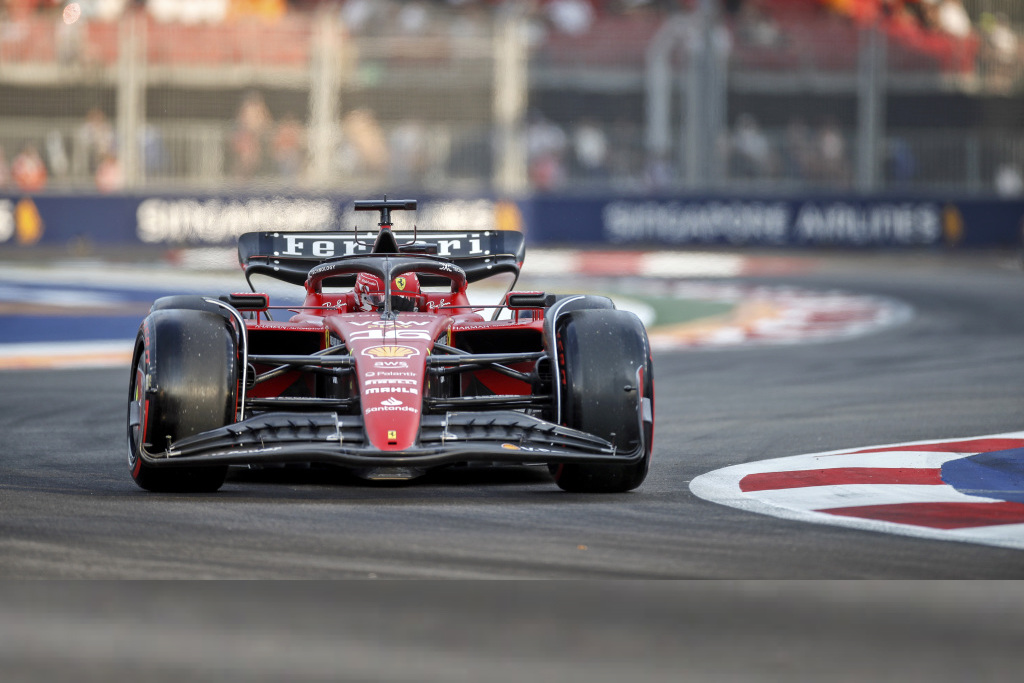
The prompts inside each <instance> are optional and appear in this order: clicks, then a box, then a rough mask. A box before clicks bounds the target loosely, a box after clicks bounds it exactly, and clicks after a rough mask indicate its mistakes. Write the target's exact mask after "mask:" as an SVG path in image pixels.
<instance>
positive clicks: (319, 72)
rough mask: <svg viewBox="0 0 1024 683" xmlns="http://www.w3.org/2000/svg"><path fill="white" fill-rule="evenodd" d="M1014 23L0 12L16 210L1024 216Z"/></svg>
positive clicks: (614, 4) (925, 0)
mask: <svg viewBox="0 0 1024 683" xmlns="http://www.w3.org/2000/svg"><path fill="white" fill-rule="evenodd" d="M1022 31H1024V2H1019V0H504V1H502V0H408V1H399V0H342V1H340V2H320V1H317V0H146V1H143V0H80V1H79V2H74V3H66V2H59V1H55V0H7V1H6V2H5V3H4V5H3V9H2V15H0V188H3V189H5V190H8V191H16V190H17V189H22V190H24V191H32V192H43V193H46V192H60V193H68V192H71V193H118V192H128V193H143V192H145V193H153V192H161V191H207V192H208V191H230V190H232V189H237V188H245V189H246V190H252V189H254V188H255V189H266V190H267V191H272V192H282V191H295V192H321V191H332V192H338V191H341V192H346V193H353V194H365V193H370V192H389V193H395V194H397V193H406V192H408V193H417V192H420V193H423V192H426V193H429V192H434V193H483V194H489V195H516V194H528V193H534V194H536V193H554V192H557V193H562V194H565V193H568V194H577V193H578V194H604V193H609V192H616V193H627V194H629V193H636V194H650V193H674V192H689V191H702V192H708V191H711V192H748V193H749V192H756V193H759V194H764V193H791V192H807V191H817V192H829V191H837V192H851V191H852V192H862V193H884V192H893V191H914V192H934V193H936V194H940V193H951V192H952V193H958V194H963V195H968V196H1018V195H1021V194H1022V193H1024V178H1022V170H1024V60H1022V49H1024V47H1022V41H1021V32H1022Z"/></svg>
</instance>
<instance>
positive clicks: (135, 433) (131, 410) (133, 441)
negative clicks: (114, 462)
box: [128, 349, 146, 475]
mask: <svg viewBox="0 0 1024 683" xmlns="http://www.w3.org/2000/svg"><path fill="white" fill-rule="evenodd" d="M139 351H140V352H139V353H138V361H136V363H135V372H134V374H133V375H132V383H131V389H130V391H129V397H128V466H129V467H130V468H131V471H132V474H133V475H136V474H138V470H139V466H140V465H141V464H142V460H141V459H140V458H139V456H138V453H139V450H140V449H141V448H142V444H143V443H144V442H145V422H146V420H145V417H146V395H145V391H144V390H143V387H144V386H145V383H146V363H145V358H144V357H143V353H141V349H140V350H139Z"/></svg>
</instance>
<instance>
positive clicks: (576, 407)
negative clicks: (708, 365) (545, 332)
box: [551, 310, 654, 493]
mask: <svg viewBox="0 0 1024 683" xmlns="http://www.w3.org/2000/svg"><path fill="white" fill-rule="evenodd" d="M556 344H557V353H558V356H559V366H560V369H561V372H560V373H559V377H558V378H557V379H556V381H558V382H559V395H560V408H561V422H562V424H564V425H566V426H568V427H573V428H574V429H579V430H581V431H584V432H587V433H589V434H594V435H596V436H600V437H602V438H604V439H607V440H608V441H611V442H612V443H613V444H614V445H615V448H616V451H617V452H620V453H623V452H633V451H640V453H641V457H640V458H639V459H638V460H637V461H635V462H631V463H627V464H604V463H597V464H581V463H564V464H559V465H552V467H551V471H552V474H553V475H554V477H555V483H557V484H558V486H559V487H560V488H562V489H564V490H566V491H574V492H587V493H617V492H622V491H630V490H632V489H635V488H636V487H638V486H640V484H642V483H643V481H644V479H645V478H646V477H647V470H648V468H649V467H650V462H651V449H652V444H653V436H654V376H653V369H652V364H651V353H650V345H649V343H648V340H647V333H646V331H645V330H644V327H643V324H642V323H641V322H640V320H639V319H638V318H637V317H636V316H635V315H633V314H632V313H629V312H626V311H618V310H578V311H573V312H572V313H569V314H568V315H566V316H565V318H564V319H562V320H560V321H559V324H558V329H557V335H556Z"/></svg>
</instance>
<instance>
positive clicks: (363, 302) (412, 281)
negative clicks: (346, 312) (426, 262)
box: [356, 273, 425, 312]
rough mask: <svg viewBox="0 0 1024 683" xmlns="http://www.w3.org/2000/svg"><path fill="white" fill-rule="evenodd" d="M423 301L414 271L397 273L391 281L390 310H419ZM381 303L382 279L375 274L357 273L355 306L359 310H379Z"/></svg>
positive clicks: (382, 303) (382, 292)
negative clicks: (402, 273)
mask: <svg viewBox="0 0 1024 683" xmlns="http://www.w3.org/2000/svg"><path fill="white" fill-rule="evenodd" d="M424 303H425V299H424V297H423V295H422V293H421V292H420V281H419V278H417V277H416V274H415V273H406V274H404V275H399V276H398V277H396V278H395V279H394V280H392V281H391V310H393V311H406V312H414V311H419V310H420V309H421V308H423V306H424ZM383 305H384V281H383V280H381V279H380V278H379V277H377V276H376V275H370V274H369V273H359V275H358V276H357V277H356V307H357V308H358V309H359V310H360V311H379V310H381V307H382V306H383Z"/></svg>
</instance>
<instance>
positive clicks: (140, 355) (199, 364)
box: [128, 309, 238, 493]
mask: <svg viewBox="0 0 1024 683" xmlns="http://www.w3.org/2000/svg"><path fill="white" fill-rule="evenodd" d="M237 374H238V372H237V354H236V342H235V337H234V333H233V332H232V331H231V330H230V329H229V328H228V325H227V323H226V321H225V319H224V318H223V317H222V316H221V315H219V314H218V313H212V312H208V311H201V310H184V309H165V310H157V311H154V312H153V313H151V314H150V315H149V316H148V317H147V318H146V320H145V321H144V322H143V323H142V327H141V328H140V329H139V334H138V337H137V338H136V341H135V353H134V356H133V361H132V377H131V382H130V388H129V406H128V468H129V472H131V475H132V478H133V479H134V480H135V483H136V484H138V485H139V486H141V487H142V488H144V489H146V490H147V491H158V492H175V493H184V492H210V491H216V490H217V489H219V488H220V487H221V486H222V485H223V483H224V478H225V476H226V475H227V466H225V465H214V466H206V467H155V466H153V465H149V464H147V463H146V462H145V461H144V460H143V458H142V455H141V452H142V449H143V448H145V449H146V451H148V452H150V453H160V452H163V451H165V450H166V449H167V446H168V444H173V443H175V442H176V441H178V440H180V439H183V438H185V437H187V436H191V435H193V434H198V433H200V432H204V431H207V430H209V429H215V428H217V427H223V426H224V425H226V424H230V423H231V422H233V421H234V414H235V392H236V387H237Z"/></svg>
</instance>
